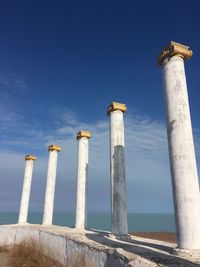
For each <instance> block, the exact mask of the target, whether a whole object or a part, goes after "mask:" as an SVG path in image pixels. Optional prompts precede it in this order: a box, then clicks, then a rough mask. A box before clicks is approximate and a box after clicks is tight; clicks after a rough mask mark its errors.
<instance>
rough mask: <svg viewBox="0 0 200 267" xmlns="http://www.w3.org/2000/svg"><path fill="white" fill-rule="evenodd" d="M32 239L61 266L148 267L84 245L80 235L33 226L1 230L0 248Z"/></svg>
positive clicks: (97, 246)
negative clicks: (54, 231) (81, 262)
mask: <svg viewBox="0 0 200 267" xmlns="http://www.w3.org/2000/svg"><path fill="white" fill-rule="evenodd" d="M29 237H32V238H34V239H35V240H37V241H39V242H41V243H42V244H44V246H45V247H46V248H47V250H49V251H50V252H52V257H53V258H54V259H56V260H57V261H59V262H60V263H62V264H66V263H68V266H70V267H73V266H75V262H76V259H77V256H78V258H79V259H81V260H84V262H85V266H88V267H110V266H115V267H122V266H125V267H129V266H138V267H139V266H145V265H144V264H142V265H132V264H129V263H128V259H126V258H125V257H121V255H120V253H119V252H118V251H117V249H114V248H113V249H111V248H105V246H104V247H103V246H100V245H97V244H96V245H95V244H94V243H93V242H91V243H90V242H88V243H87V242H85V241H84V240H82V241H81V234H75V237H74V238H72V237H71V236H70V234H69V235H68V234H66V235H64V234H63V233H62V234H59V233H56V234H55V233H52V230H50V231H49V230H48V229H46V230H45V229H41V227H38V229H37V227H31V226H1V227H0V245H4V244H8V245H12V244H18V243H19V242H21V241H22V240H24V239H27V238H29ZM83 239H84V238H83ZM148 266H151V265H148ZM152 266H155V265H152Z"/></svg>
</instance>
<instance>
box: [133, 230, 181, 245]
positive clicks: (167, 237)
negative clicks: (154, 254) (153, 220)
mask: <svg viewBox="0 0 200 267" xmlns="http://www.w3.org/2000/svg"><path fill="white" fill-rule="evenodd" d="M130 234H131V235H133V236H138V237H144V238H149V239H154V240H160V241H165V242H170V243H176V234H175V233H169V232H131V233H130Z"/></svg>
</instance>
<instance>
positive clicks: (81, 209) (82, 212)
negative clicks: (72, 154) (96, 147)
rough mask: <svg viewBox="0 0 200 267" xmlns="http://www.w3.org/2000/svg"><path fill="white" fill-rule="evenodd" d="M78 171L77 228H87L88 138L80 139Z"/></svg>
mask: <svg viewBox="0 0 200 267" xmlns="http://www.w3.org/2000/svg"><path fill="white" fill-rule="evenodd" d="M78 143H79V144H78V171H77V196H76V197H77V198H76V223H75V226H76V228H81V229H85V227H86V223H87V210H86V207H87V203H86V199H87V176H88V138H87V137H82V138H80V139H79V140H78Z"/></svg>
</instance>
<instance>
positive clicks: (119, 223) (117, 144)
mask: <svg viewBox="0 0 200 267" xmlns="http://www.w3.org/2000/svg"><path fill="white" fill-rule="evenodd" d="M126 110H127V108H126V105H125V104H120V103H116V102H112V103H111V104H110V106H109V107H108V115H110V183H111V214H112V216H111V220H112V221H111V224H112V230H111V231H112V234H113V235H115V236H119V237H123V236H127V235H128V222H127V206H126V179H125V152H124V118H123V114H124V112H125V111H126Z"/></svg>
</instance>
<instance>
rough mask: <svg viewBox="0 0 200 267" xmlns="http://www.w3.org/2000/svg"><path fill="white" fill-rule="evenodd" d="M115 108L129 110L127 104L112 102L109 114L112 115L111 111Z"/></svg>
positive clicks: (123, 110)
mask: <svg viewBox="0 0 200 267" xmlns="http://www.w3.org/2000/svg"><path fill="white" fill-rule="evenodd" d="M115 110H121V111H122V112H126V111H127V107H126V104H122V103H118V102H112V103H111V104H110V105H109V107H108V110H107V114H108V115H110V112H113V111H115Z"/></svg>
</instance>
